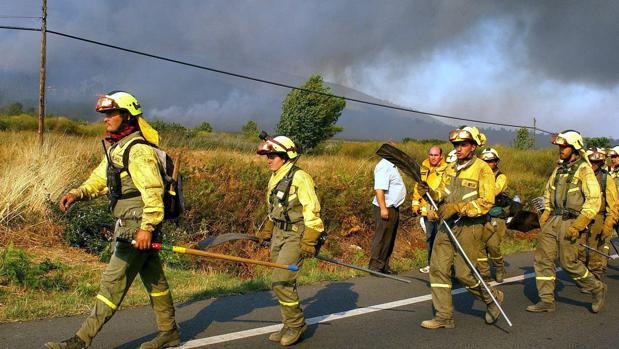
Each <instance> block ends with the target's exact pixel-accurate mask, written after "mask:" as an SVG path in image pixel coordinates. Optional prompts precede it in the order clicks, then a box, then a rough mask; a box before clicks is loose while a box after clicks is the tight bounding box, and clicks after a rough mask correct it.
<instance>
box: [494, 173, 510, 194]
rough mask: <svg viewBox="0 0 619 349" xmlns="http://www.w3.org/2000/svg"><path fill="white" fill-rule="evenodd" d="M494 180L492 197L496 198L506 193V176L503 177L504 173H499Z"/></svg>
mask: <svg viewBox="0 0 619 349" xmlns="http://www.w3.org/2000/svg"><path fill="white" fill-rule="evenodd" d="M495 176H496V174H495ZM494 180H495V185H494V186H495V191H494V196H497V195H499V194H501V193H504V192H506V191H507V176H506V175H505V173H502V172H501V173H499V175H498V176H496V177H495V179H494Z"/></svg>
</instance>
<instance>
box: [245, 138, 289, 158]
mask: <svg viewBox="0 0 619 349" xmlns="http://www.w3.org/2000/svg"><path fill="white" fill-rule="evenodd" d="M256 153H257V154H258V155H267V154H286V156H288V158H289V159H291V160H292V159H294V158H296V157H297V156H299V151H298V149H297V145H296V144H295V143H294V142H293V141H292V139H290V138H288V137H286V136H277V137H274V138H273V137H267V138H266V139H265V140H264V141H262V142H260V144H259V145H258V149H256Z"/></svg>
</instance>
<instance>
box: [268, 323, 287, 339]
mask: <svg viewBox="0 0 619 349" xmlns="http://www.w3.org/2000/svg"><path fill="white" fill-rule="evenodd" d="M287 328H288V327H286V326H282V328H281V330H279V331H277V332H273V333H271V335H270V336H269V340H270V341H271V342H277V343H279V342H281V340H282V336H283V335H284V332H286V329H287Z"/></svg>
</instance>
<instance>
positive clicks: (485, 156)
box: [481, 154, 499, 162]
mask: <svg viewBox="0 0 619 349" xmlns="http://www.w3.org/2000/svg"><path fill="white" fill-rule="evenodd" d="M481 159H482V160H484V161H485V162H493V161H498V160H499V159H497V157H496V156H494V154H481Z"/></svg>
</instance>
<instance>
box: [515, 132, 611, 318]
mask: <svg viewBox="0 0 619 349" xmlns="http://www.w3.org/2000/svg"><path fill="white" fill-rule="evenodd" d="M551 143H552V144H555V145H557V146H558V147H559V164H558V166H557V167H556V168H555V170H554V171H553V172H552V174H551V175H550V178H549V179H548V183H546V188H545V190H544V212H543V213H542V215H541V217H540V226H541V227H542V229H541V232H540V233H539V236H538V243H537V248H536V250H535V282H536V286H537V292H538V294H539V297H540V301H539V302H538V303H536V304H533V305H530V306H528V307H527V311H530V312H552V311H555V310H556V305H555V295H554V291H555V283H556V270H555V260H556V259H557V257H558V258H559V263H560V265H561V268H562V269H563V270H564V271H565V272H566V273H567V274H568V275H569V276H570V277H571V278H572V280H574V282H575V283H576V285H578V287H580V288H581V289H583V290H585V291H586V292H590V293H591V294H592V296H593V301H592V304H591V310H592V311H593V312H594V313H597V312H599V311H600V310H601V309H602V307H603V306H604V300H605V298H606V290H607V287H606V284H604V283H603V282H602V281H600V280H598V279H597V278H596V277H595V276H594V275H593V273H591V271H590V270H589V269H587V267H586V266H585V265H584V264H583V263H582V262H581V261H580V260H579V259H578V250H579V248H578V240H579V238H580V235H581V234H582V233H583V232H584V231H585V229H587V226H588V225H589V223H590V222H591V220H593V219H594V218H595V216H596V215H597V214H598V212H599V210H600V204H601V192H600V185H599V184H598V181H597V179H596V177H595V173H594V172H593V169H592V168H591V165H590V164H589V162H588V159H587V155H586V153H585V150H584V148H583V147H584V146H583V140H582V136H581V135H580V133H578V132H577V131H574V130H566V131H563V132H561V133H559V134H557V135H555V136H554V137H553V138H552V141H551Z"/></svg>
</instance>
